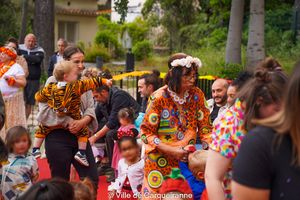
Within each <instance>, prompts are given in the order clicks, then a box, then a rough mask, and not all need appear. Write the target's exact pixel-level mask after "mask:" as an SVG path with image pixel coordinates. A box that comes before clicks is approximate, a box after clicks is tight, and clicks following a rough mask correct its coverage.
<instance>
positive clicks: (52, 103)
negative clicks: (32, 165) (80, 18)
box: [33, 61, 111, 166]
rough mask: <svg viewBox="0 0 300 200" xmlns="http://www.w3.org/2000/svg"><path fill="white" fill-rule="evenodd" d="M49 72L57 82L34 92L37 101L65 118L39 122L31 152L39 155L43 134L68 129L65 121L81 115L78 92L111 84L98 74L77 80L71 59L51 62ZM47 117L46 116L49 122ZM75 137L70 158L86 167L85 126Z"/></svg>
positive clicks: (76, 73) (86, 132) (86, 131)
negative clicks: (76, 141) (72, 155)
mask: <svg viewBox="0 0 300 200" xmlns="http://www.w3.org/2000/svg"><path fill="white" fill-rule="evenodd" d="M53 74H54V76H55V78H56V80H57V81H58V82H57V83H50V84H49V85H47V86H46V87H44V88H43V89H42V90H40V91H39V92H37V93H36V95H35V99H36V101H37V102H43V103H47V104H48V106H49V107H50V108H52V109H53V111H54V112H55V113H56V114H57V115H58V116H59V117H64V118H65V123H64V124H57V125H56V126H48V125H47V123H48V122H47V121H46V122H44V121H43V122H41V123H40V125H39V128H38V129H37V130H36V132H35V140H34V145H33V155H34V156H35V157H36V158H38V157H40V155H41V153H40V147H41V145H42V143H43V141H44V139H45V137H46V136H47V135H48V134H49V133H50V132H51V131H52V130H54V129H59V128H66V129H67V128H68V124H69V123H70V122H71V121H72V120H80V119H81V118H82V116H81V112H80V106H81V103H80V101H81V98H80V97H81V95H82V94H83V93H85V92H87V91H88V90H94V89H96V88H97V87H100V86H102V85H103V84H106V85H108V86H110V85H111V81H110V80H107V79H102V78H100V77H96V78H91V79H85V80H77V78H78V69H77V67H76V65H75V64H74V63H73V62H71V61H61V62H59V63H58V64H56V65H55V68H54V71H53ZM50 120H51V119H49V121H50ZM49 123H51V122H49ZM76 136H77V139H78V149H79V150H78V152H77V153H76V154H75V156H74V158H75V159H76V160H77V161H78V162H79V163H80V164H82V165H84V166H89V163H88V161H87V158H86V153H85V150H86V145H87V141H88V137H89V132H88V128H87V127H84V128H82V129H81V130H79V131H78V133H77V134H76Z"/></svg>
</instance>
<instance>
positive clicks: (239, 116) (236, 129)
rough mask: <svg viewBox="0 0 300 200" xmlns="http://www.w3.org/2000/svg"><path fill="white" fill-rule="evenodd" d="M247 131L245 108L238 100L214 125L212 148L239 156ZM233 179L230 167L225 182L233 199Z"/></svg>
mask: <svg viewBox="0 0 300 200" xmlns="http://www.w3.org/2000/svg"><path fill="white" fill-rule="evenodd" d="M246 133H247V131H246V129H245V127H244V108H243V107H242V103H241V101H240V100H237V101H236V102H235V104H234V106H233V107H232V108H230V109H228V110H227V112H225V114H224V115H223V116H222V117H221V118H220V120H219V121H218V123H217V124H216V125H215V126H214V129H213V133H212V143H211V145H210V149H211V150H213V151H216V152H218V153H220V154H221V155H222V156H224V157H226V158H228V159H231V160H232V159H234V158H235V157H236V156H237V153H238V150H239V148H240V145H241V142H242V140H243V138H244V136H245V135H246ZM231 180H232V169H231V167H230V168H229V169H228V171H227V173H226V175H225V178H224V183H223V184H224V192H225V197H226V199H232V196H231V187H230V186H231Z"/></svg>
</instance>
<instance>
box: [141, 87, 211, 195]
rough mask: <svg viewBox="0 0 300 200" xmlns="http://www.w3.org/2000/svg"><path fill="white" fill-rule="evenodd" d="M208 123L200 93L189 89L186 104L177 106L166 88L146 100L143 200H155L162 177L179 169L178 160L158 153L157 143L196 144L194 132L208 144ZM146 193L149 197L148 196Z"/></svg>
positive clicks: (207, 115)
mask: <svg viewBox="0 0 300 200" xmlns="http://www.w3.org/2000/svg"><path fill="white" fill-rule="evenodd" d="M211 129H212V127H211V121H210V117H209V110H208V108H207V106H206V100H205V97H204V94H203V92H202V91H201V90H200V89H199V88H196V87H194V88H192V89H191V90H190V91H189V92H188V96H187V99H186V102H185V103H183V104H179V103H177V102H175V101H174V99H173V97H171V94H170V92H169V91H168V89H167V88H166V87H163V88H161V89H159V90H158V91H157V92H155V93H154V94H153V95H152V97H150V100H149V105H148V108H147V111H146V115H145V117H144V121H143V124H142V125H141V132H142V135H141V138H142V140H143V142H144V143H145V144H146V152H145V176H144V183H143V189H142V193H143V199H155V197H154V196H153V195H152V196H151V194H155V193H157V192H158V190H159V188H160V186H161V184H162V182H163V177H164V176H165V175H168V174H169V173H170V172H171V169H172V168H174V167H177V168H178V166H179V161H178V160H175V159H174V158H172V157H169V156H167V155H164V154H162V153H160V152H159V151H158V150H157V149H156V147H157V141H160V142H162V143H165V144H167V145H170V146H175V147H184V146H186V145H188V144H195V143H196V136H197V133H198V134H199V137H200V140H201V142H206V143H207V144H209V143H210V141H211ZM149 194H150V195H149Z"/></svg>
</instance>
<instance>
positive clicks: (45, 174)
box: [38, 159, 108, 200]
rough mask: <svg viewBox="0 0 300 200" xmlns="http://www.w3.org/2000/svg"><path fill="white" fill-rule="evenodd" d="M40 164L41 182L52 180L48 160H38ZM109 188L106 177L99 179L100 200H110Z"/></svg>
mask: <svg viewBox="0 0 300 200" xmlns="http://www.w3.org/2000/svg"><path fill="white" fill-rule="evenodd" d="M38 164H39V168H40V178H39V180H43V179H49V178H51V175H50V170H49V166H48V163H47V160H46V159H38ZM107 187H108V183H106V177H105V176H100V177H99V184H98V196H97V199H98V200H100V199H101V200H108V196H107Z"/></svg>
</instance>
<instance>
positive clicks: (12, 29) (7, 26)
mask: <svg viewBox="0 0 300 200" xmlns="http://www.w3.org/2000/svg"><path fill="white" fill-rule="evenodd" d="M16 22H17V20H16V14H15V7H14V4H13V3H12V2H11V1H10V0H1V4H0V45H3V44H4V43H5V41H6V40H7V39H8V38H9V37H11V36H16V35H17V32H18V27H17V23H16Z"/></svg>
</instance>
